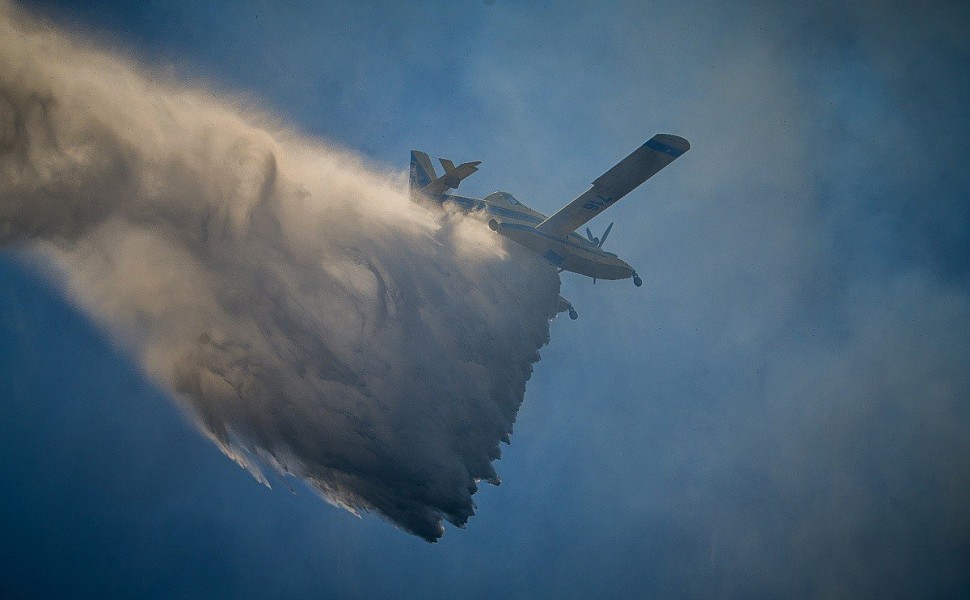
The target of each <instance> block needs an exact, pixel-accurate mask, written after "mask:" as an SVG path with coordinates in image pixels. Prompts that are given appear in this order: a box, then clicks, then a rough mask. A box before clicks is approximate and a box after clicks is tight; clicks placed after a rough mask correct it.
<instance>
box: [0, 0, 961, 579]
mask: <svg viewBox="0 0 970 600" xmlns="http://www.w3.org/2000/svg"><path fill="white" fill-rule="evenodd" d="M20 4H21V5H22V6H25V7H27V8H29V9H30V10H33V11H36V12H38V13H40V14H42V15H45V16H46V17H47V18H49V19H50V20H52V21H53V22H55V23H57V24H59V25H62V26H66V27H68V28H71V29H75V30H80V31H82V32H86V33H87V34H89V35H96V36H98V38H99V39H101V40H102V43H105V44H107V45H108V46H110V47H112V48H115V49H120V50H121V51H122V52H124V53H126V54H129V55H131V56H133V57H135V58H136V59H137V60H140V61H141V62H143V63H145V64H148V65H152V66H154V67H156V68H161V69H171V70H172V71H174V73H175V74H176V75H177V76H178V77H179V78H180V79H187V80H191V81H195V82H198V83H200V84H202V85H204V86H206V87H209V88H214V89H216V90H218V91H220V92H225V93H228V94H230V95H233V96H235V97H237V98H241V99H242V101H243V102H246V103H249V104H251V105H253V106H256V107H259V108H262V109H263V110H265V111H266V112H268V113H271V114H273V115H276V117H277V118H278V121H279V122H280V123H281V124H283V125H284V126H285V127H288V128H291V129H294V130H297V131H301V132H306V133H308V134H310V135H313V136H316V137H319V138H323V139H324V140H327V141H329V142H331V143H334V144H337V145H339V146H342V147H344V148H347V149H350V150H353V151H355V152H358V153H361V154H363V155H364V156H365V157H366V158H367V159H368V160H369V161H370V162H372V164H373V165H375V166H376V167H377V168H380V169H383V170H388V171H390V170H403V169H404V168H405V167H406V161H407V156H408V155H407V153H408V151H409V150H410V149H411V148H419V149H424V150H426V151H428V152H430V153H432V154H433V155H438V156H445V157H450V158H452V159H454V160H456V161H465V160H482V161H484V162H483V165H482V167H481V171H480V172H479V173H478V174H476V175H475V176H474V177H473V178H472V179H471V180H469V181H468V182H467V184H463V186H462V191H463V192H466V193H469V194H472V195H476V194H484V193H488V192H490V191H493V190H494V189H497V188H501V189H506V190H508V191H510V192H512V193H513V194H515V195H516V196H517V197H519V198H520V199H522V200H523V201H526V202H527V203H529V204H530V205H532V206H533V207H535V208H536V209H538V210H541V211H544V212H552V211H553V210H555V209H556V208H557V207H558V206H559V205H561V204H563V203H565V202H567V201H568V200H570V199H571V198H572V197H574V196H575V195H576V194H578V193H579V192H581V191H583V190H584V189H586V186H587V185H588V184H589V182H590V181H591V180H592V179H593V178H595V177H596V176H597V175H599V174H600V173H601V172H602V171H603V170H604V169H606V168H608V167H609V166H611V165H612V164H613V163H614V162H615V161H616V160H618V159H619V158H622V157H623V156H625V155H626V153H628V152H629V151H630V150H632V149H633V148H635V147H636V146H637V145H638V144H640V143H642V142H643V141H644V140H645V139H647V138H649V137H650V136H651V135H653V134H654V133H657V132H669V133H675V134H679V135H682V136H684V137H686V138H687V139H689V140H690V141H691V143H692V146H693V148H692V150H691V151H690V153H688V154H687V155H685V157H684V158H683V159H681V160H679V161H678V162H677V163H675V164H674V165H673V166H672V167H670V168H669V169H668V170H667V171H665V172H664V173H662V174H661V175H659V176H658V177H657V178H656V180H651V181H650V182H649V184H647V185H645V186H644V187H643V188H642V189H640V190H638V191H637V192H636V193H635V194H633V195H631V196H630V197H629V198H627V199H626V200H624V202H622V203H620V205H618V206H617V207H615V208H614V209H613V210H612V211H611V212H612V213H613V214H611V215H609V216H607V217H601V218H600V219H598V220H596V221H594V222H593V224H592V228H593V230H594V232H597V233H598V232H599V231H600V230H602V229H603V228H604V227H605V226H606V224H607V223H609V220H610V219H615V220H616V221H617V225H616V227H615V228H614V230H613V232H612V234H611V236H610V240H609V244H608V246H609V249H610V250H611V251H614V252H617V253H618V254H619V255H620V256H622V257H624V258H625V259H626V260H628V262H630V263H631V264H633V265H634V266H635V267H636V268H637V269H638V271H639V272H640V274H641V275H642V276H643V278H644V282H645V283H644V287H643V288H640V289H635V288H634V287H633V286H632V285H629V282H615V283H614V282H600V283H598V284H596V285H595V286H594V285H593V284H592V283H591V282H590V281H589V280H585V279H580V278H575V277H568V276H564V277H563V293H564V295H565V296H567V297H568V298H569V299H570V300H571V301H572V302H573V303H574V304H575V305H576V306H577V308H578V310H579V312H580V320H579V321H576V322H571V321H566V320H558V319H557V320H556V321H554V322H553V324H552V342H551V343H550V345H549V346H548V347H546V348H544V349H543V350H542V351H541V354H542V360H541V362H540V363H538V365H537V368H536V371H535V373H534V375H533V378H532V380H531V381H530V382H529V386H528V388H527V392H526V397H525V402H524V403H523V405H522V408H521V410H520V412H519V417H518V419H517V422H516V429H515V433H514V435H513V438H512V444H511V445H510V446H507V447H504V448H503V457H502V459H501V461H499V462H498V464H497V469H498V471H499V474H500V476H501V477H502V479H503V484H502V485H501V486H499V487H497V488H492V487H489V486H484V487H483V489H481V490H480V491H479V492H478V494H477V495H476V502H477V504H478V507H479V509H478V512H477V514H476V516H474V517H473V518H472V519H471V520H470V521H469V524H468V526H467V528H466V529H465V530H456V529H455V528H449V529H448V531H447V532H446V534H445V536H444V537H443V538H442V540H441V541H440V542H438V543H437V544H434V545H429V544H427V543H425V542H423V541H421V540H420V539H418V538H415V537H412V536H409V535H407V534H405V533H403V532H400V531H398V530H396V529H394V528H393V527H392V526H390V525H388V524H386V523H384V522H383V521H381V520H380V519H378V518H377V517H374V516H367V515H365V516H364V518H363V519H361V520H357V519H354V518H353V517H351V516H349V515H348V514H346V513H344V512H343V511H339V510H336V509H333V508H331V507H330V506H329V505H326V504H325V503H323V502H322V501H320V500H319V499H317V498H316V497H315V496H314V495H313V494H312V492H310V491H308V490H306V489H305V488H302V487H298V488H297V492H298V493H297V494H296V495H292V494H290V493H289V492H288V491H287V490H286V489H285V487H284V486H281V485H276V486H274V490H273V491H268V490H266V489H265V488H263V487H262V486H260V485H258V484H257V483H255V482H254V481H253V480H252V478H251V477H250V476H249V475H248V474H247V473H246V472H245V471H243V470H242V469H239V468H238V467H237V466H236V465H234V464H232V463H231V462H230V461H228V460H226V459H225V458H224V457H223V456H222V455H221V454H220V453H219V452H218V450H217V449H216V448H215V447H214V446H213V445H212V444H211V443H209V442H208V441H207V440H205V439H204V438H202V436H200V435H198V434H197V433H196V431H195V430H194V428H193V426H192V425H191V424H189V423H188V422H187V420H186V419H185V418H183V416H182V415H181V414H180V413H179V412H178V409H177V408H176V407H175V405H174V404H173V403H172V402H171V401H170V400H169V399H168V398H167V397H166V396H165V393H164V392H163V391H161V390H159V389H157V388H155V387H153V386H152V385H151V384H150V383H149V382H147V381H146V380H145V379H144V378H143V377H142V376H141V375H140V374H139V371H138V369H137V367H136V365H135V364H134V363H133V361H132V360H131V359H130V358H129V357H126V356H125V355H124V354H123V353H121V352H120V351H119V350H117V349H114V348H113V347H112V345H111V343H110V342H109V340H108V338H107V337H106V336H105V335H104V334H102V333H101V332H99V331H98V330H97V329H96V328H95V326H94V325H92V324H90V323H88V322H87V321H86V320H85V319H84V318H83V317H82V316H81V315H80V314H79V313H78V312H77V311H76V310H75V309H73V308H71V306H70V305H69V304H68V303H67V302H66V301H65V300H63V299H62V297H61V296H60V294H59V292H58V291H57V290H56V289H55V288H54V287H53V286H52V285H51V284H50V283H49V281H48V279H46V278H44V277H42V276H40V275H38V274H37V271H38V269H37V268H36V261H35V259H31V258H24V257H23V256H22V255H19V254H11V253H7V254H4V255H3V256H2V258H0V281H2V284H0V305H2V310H0V315H2V316H0V359H2V361H0V362H2V365H3V368H2V371H0V395H2V396H3V399H4V401H3V403H2V404H3V408H2V410H3V413H2V419H0V426H2V428H3V429H2V433H3V435H2V436H0V438H2V440H3V441H2V442H0V448H2V453H0V456H2V457H3V459H2V460H0V469H3V472H2V475H3V480H4V481H5V482H6V483H5V484H4V491H5V493H4V495H3V497H4V501H3V502H4V505H5V506H4V508H3V510H2V511H0V515H2V516H0V518H2V527H3V530H4V531H6V532H8V533H7V534H6V535H5V538H6V541H5V542H4V544H3V552H4V555H5V556H4V560H3V561H2V565H3V566H2V569H3V574H2V578H3V581H4V585H5V586H6V587H7V588H8V589H13V590H14V591H15V595H22V596H34V595H37V596H62V595H65V594H70V595H87V596H103V595H104V593H105V592H108V593H113V594H115V595H122V596H134V595H138V596H146V597H148V596H153V595H154V596H160V597H172V596H183V597H197V596H205V597H209V596H213V597H222V596H224V597H240V596H251V597H266V596H281V595H284V594H285V595H287V596H295V597H328V596H335V597H403V598H410V597H414V598H418V597H421V598H425V597H455V596H467V597H496V596H499V595H503V596H511V597H556V598H560V597H577V598H579V597H590V596H594V597H595V596H599V597H643V596H646V597H650V596H687V597H696V596H702V597H707V596H712V595H715V596H741V597H752V596H755V597H759V596H825V595H849V596H880V597H884V596H895V595H898V596H913V595H920V596H922V595H928V596H932V595H941V596H960V595H965V594H966V593H967V590H968V589H970V576H968V573H970V509H968V508H967V507H968V506H970V458H968V457H970V434H968V433H967V432H968V431H970V428H968V426H970V408H968V404H967V402H968V393H970V377H968V375H967V372H966V371H967V370H966V368H965V365H966V364H967V362H968V360H967V359H968V355H970V341H968V340H970V335H968V334H970V319H968V317H970V277H968V274H970V233H968V232H970V204H968V202H967V200H966V198H967V192H968V189H970V181H968V178H970V175H968V173H970V168H968V167H970V165H968V162H970V160H968V158H970V157H968V153H967V151H966V150H965V140H966V139H967V137H968V134H970V131H968V129H970V124H968V122H967V120H966V118H965V115H964V106H965V105H966V102H967V100H968V99H970V75H968V74H967V73H966V68H965V65H966V64H967V63H968V59H970V43H968V42H967V41H966V39H965V38H966V36H965V35H964V31H965V28H966V25H967V24H968V18H967V17H968V14H967V9H966V8H964V7H961V6H960V5H959V4H957V3H952V4H946V3H937V4H929V5H926V6H924V7H922V8H920V9H919V10H917V9H910V8H908V7H907V6H906V3H897V4H894V5H891V6H889V7H888V8H887V7H884V6H883V5H882V4H879V5H875V4H868V3H862V2H860V3H853V4H850V5H847V6H846V5H844V4H843V3H818V4H814V5H812V6H808V7H806V6H803V5H801V4H797V5H796V4H792V5H789V6H782V5H777V6H772V7H764V6H759V5H755V4H751V3H709V4H704V3H694V4H679V5H671V4H669V3H641V2H631V3H623V2H617V3H605V4H603V5H598V8H597V9H596V10H595V11H594V10H591V9H589V8H588V7H587V6H585V5H583V4H571V3H558V2H557V3H552V2H547V3H543V2H535V3H520V2H516V3H512V2H505V1H503V0H496V1H495V2H494V3H468V4H463V3H455V2H450V3H448V2H441V3H436V2H429V3H421V4H417V5H415V4H408V5H402V6H400V7H389V6H385V5H384V3H377V2H374V3H367V2H362V3H358V4H356V5H355V6H354V7H353V8H347V7H345V6H342V5H341V3H337V4H333V5H331V4H328V3H305V4H302V3H285V4H283V3H281V4H282V5H281V6H277V5H274V4H272V3H269V2H249V3H242V2H225V3H204V4H203V3H193V2H145V3H141V4H137V5H136V4H135V3H127V2H116V3H112V2H85V3H77V4H75V3H72V2H29V3H28V2H21V3H20ZM466 186H467V189H466ZM41 270H42V269H41ZM133 432H139V433H138V434H137V435H135V434H133ZM144 432H149V433H150V434H149V435H145V434H144Z"/></svg>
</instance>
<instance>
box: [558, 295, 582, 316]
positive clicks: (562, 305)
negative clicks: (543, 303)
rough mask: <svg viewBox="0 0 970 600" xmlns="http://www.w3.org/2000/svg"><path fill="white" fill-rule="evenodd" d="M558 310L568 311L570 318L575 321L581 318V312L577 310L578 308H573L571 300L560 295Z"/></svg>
mask: <svg viewBox="0 0 970 600" xmlns="http://www.w3.org/2000/svg"><path fill="white" fill-rule="evenodd" d="M558 312H568V313H569V318H570V319H572V320H573V321H575V320H576V319H578V318H579V313H577V312H576V309H575V308H573V305H572V304H571V303H570V302H569V300H566V299H565V298H563V297H562V296H559V308H558Z"/></svg>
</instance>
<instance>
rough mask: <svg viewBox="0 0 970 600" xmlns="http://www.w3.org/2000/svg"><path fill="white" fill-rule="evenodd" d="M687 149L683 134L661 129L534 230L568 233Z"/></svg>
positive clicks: (563, 234) (553, 234) (561, 234)
mask: <svg viewBox="0 0 970 600" xmlns="http://www.w3.org/2000/svg"><path fill="white" fill-rule="evenodd" d="M688 150H690V144H689V143H688V142H687V140H685V139H684V138H682V137H677V136H676V135H668V134H664V133H660V134H657V135H655V136H653V137H652V138H650V140H649V141H647V143H645V144H644V145H642V146H640V147H639V148H637V149H636V150H634V151H633V153H632V154H630V156H627V157H626V158H624V159H623V160H621V161H620V162H618V163H617V164H616V165H615V166H614V167H613V168H612V169H610V170H609V171H607V172H606V173H603V174H602V175H600V176H599V177H598V178H597V179H596V181H594V182H593V187H591V188H589V189H588V190H586V192H584V193H583V194H581V195H580V196H579V197H578V198H576V199H575V200H573V201H572V202H570V203H569V204H567V205H566V206H564V207H562V208H561V209H559V211H558V212H556V213H555V214H554V215H552V216H551V217H549V218H548V219H546V220H545V221H543V222H542V223H539V224H538V225H537V226H536V230H537V231H539V232H541V233H545V234H547V235H551V236H553V237H564V236H566V235H569V234H570V233H571V232H573V231H575V230H576V229H578V228H579V227H580V226H582V225H583V223H586V222H587V221H589V220H590V219H592V218H593V217H595V216H596V215H598V214H599V213H600V211H602V210H604V209H606V208H608V207H610V206H612V205H613V203H614V202H616V201H617V200H619V199H620V198H622V197H623V196H626V195H627V194H629V193H630V192H632V191H633V190H634V189H636V188H637V186H639V185H640V184H641V183H643V182H644V181H646V180H647V179H649V178H650V177H652V176H654V175H656V174H657V173H658V172H659V171H660V169H663V168H664V167H666V166H667V165H669V164H670V163H672V162H673V161H674V159H676V158H677V157H678V156H680V155H681V154H683V153H684V152H687V151H688Z"/></svg>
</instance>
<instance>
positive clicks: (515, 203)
mask: <svg viewBox="0 0 970 600" xmlns="http://www.w3.org/2000/svg"><path fill="white" fill-rule="evenodd" d="M499 199H501V200H505V201H506V202H508V203H509V204H511V205H512V206H518V205H519V201H518V200H516V199H515V197H514V196H512V194H510V193H508V192H495V193H493V194H489V195H488V196H486V197H485V200H486V201H489V202H496V201H498V200H499Z"/></svg>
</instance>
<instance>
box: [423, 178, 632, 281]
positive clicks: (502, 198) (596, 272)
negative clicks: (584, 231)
mask: <svg viewBox="0 0 970 600" xmlns="http://www.w3.org/2000/svg"><path fill="white" fill-rule="evenodd" d="M441 201H442V202H443V203H450V204H453V205H454V206H456V207H458V208H460V209H462V210H465V211H468V212H475V211H480V212H482V213H484V216H485V217H487V219H488V225H489V227H490V228H491V229H492V230H493V231H497V232H498V233H500V234H502V235H503V236H505V237H507V238H509V239H510V240H512V241H514V242H516V243H517V244H520V245H522V246H525V247H526V248H528V249H529V250H532V251H533V252H535V253H536V254H538V255H539V256H541V257H543V258H545V259H546V260H547V261H549V263H551V264H552V265H553V266H555V267H557V268H559V269H562V270H564V271H572V272H574V273H579V274H580V275H586V276H587V277H592V278H594V279H627V278H629V277H635V276H636V272H635V271H634V270H633V267H631V266H630V265H628V264H627V263H626V262H625V261H623V260H622V259H620V258H619V257H617V256H616V255H615V254H613V253H611V252H606V251H605V250H602V249H601V248H598V247H597V246H596V245H594V244H592V243H590V242H589V241H587V240H585V239H583V238H582V237H580V236H579V235H577V234H575V233H570V234H568V235H566V236H564V237H556V236H552V235H548V234H545V233H542V232H541V231H538V230H536V225H538V224H539V223H542V222H543V221H545V220H546V216H545V215H543V214H542V213H540V212H538V211H536V210H533V209H531V208H529V207H528V206H526V205H524V204H522V203H521V202H519V201H518V200H516V199H515V198H513V197H512V195H511V194H508V193H506V192H495V193H494V194H491V195H489V196H486V197H485V198H484V199H482V200H476V199H474V198H466V197H463V196H457V195H453V194H444V195H443V196H442V197H441Z"/></svg>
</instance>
